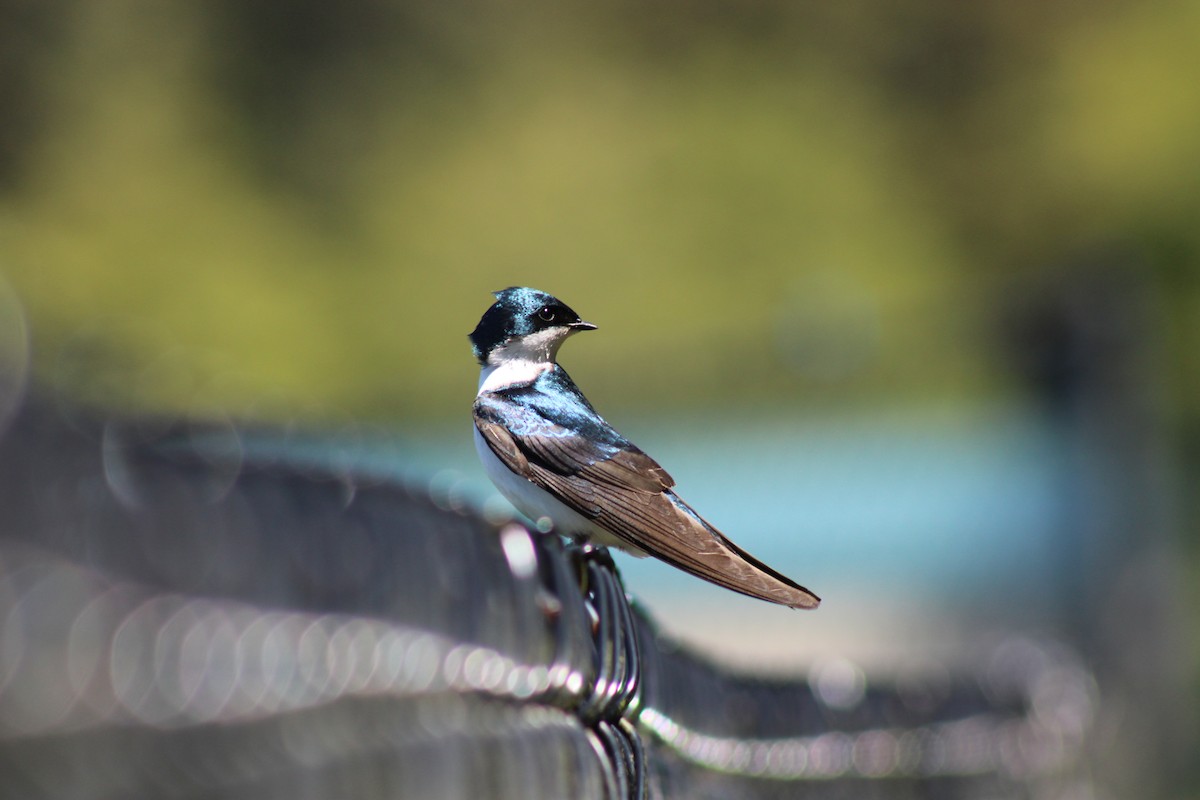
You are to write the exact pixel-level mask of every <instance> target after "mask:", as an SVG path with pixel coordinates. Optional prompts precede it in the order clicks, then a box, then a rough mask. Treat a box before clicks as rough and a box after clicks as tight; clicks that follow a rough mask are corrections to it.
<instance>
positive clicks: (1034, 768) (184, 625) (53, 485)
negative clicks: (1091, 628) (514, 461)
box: [0, 403, 1097, 800]
mask: <svg viewBox="0 0 1200 800" xmlns="http://www.w3.org/2000/svg"><path fill="white" fill-rule="evenodd" d="M243 436H244V432H239V431H236V430H234V429H232V428H226V429H224V430H223V432H219V433H218V434H217V436H216V439H215V440H214V439H213V437H212V434H211V432H210V433H209V434H207V435H206V438H205V444H204V446H198V445H196V444H195V441H197V439H196V437H194V436H192V437H190V438H189V435H188V431H187V430H186V429H184V428H181V427H179V426H170V425H165V424H160V423H154V422H146V421H140V422H134V423H130V422H122V423H117V422H111V421H109V422H104V421H94V420H92V419H87V418H81V417H80V416H79V415H76V414H73V413H67V412H64V411H63V410H61V409H59V408H57V407H55V406H54V405H53V404H49V403H31V404H29V405H28V406H27V407H26V408H25V410H24V411H23V412H22V413H21V415H20V416H19V417H18V418H17V419H16V420H15V422H13V424H12V425H11V426H10V428H9V430H8V431H7V432H6V433H5V434H4V436H3V438H2V439H0V501H2V503H3V506H2V507H3V518H2V519H0V794H2V796H4V797H13V798H42V797H44V798H72V799H75V798H124V797H196V798H275V797H278V798H287V799H288V800H302V799H303V798H335V797H339V798H340V797H346V798H348V797H355V798H384V797H387V798H418V799H420V800H424V799H425V798H431V799H433V800H437V799H438V798H521V799H522V800H526V799H528V798H614V799H615V798H684V797H686V798H776V797H788V798H793V797H802V798H803V797H813V798H840V797H854V798H874V797H881V798H882V797H887V798H1008V797H1012V798H1027V797H1028V798H1039V799H1041V798H1052V797H1062V798H1073V797H1080V796H1088V795H1089V794H1090V791H1089V784H1088V777H1087V775H1088V772H1087V764H1086V758H1085V753H1086V751H1087V749H1088V746H1089V739H1090V738H1091V736H1092V733H1091V730H1092V720H1093V718H1094V717H1095V713H1096V710H1097V709H1096V704H1097V697H1096V692H1095V689H1094V682H1093V681H1092V679H1091V677H1090V675H1089V674H1088V672H1087V671H1086V670H1085V669H1084V668H1083V667H1082V666H1081V665H1080V664H1079V663H1078V662H1077V661H1076V660H1075V659H1074V658H1073V657H1072V656H1071V654H1070V653H1069V652H1068V651H1067V650H1066V649H1065V648H1063V647H1062V646H1060V645H1057V644H1054V643H1052V642H1045V641H1041V642H1034V641H1028V640H1023V639H1012V640H1009V641H1005V642H1002V643H1000V644H998V645H997V646H996V647H995V648H994V649H993V650H991V651H990V652H988V653H984V654H982V655H981V656H980V658H979V659H978V667H977V668H976V669H973V670H968V671H965V672H964V673H962V674H957V675H952V674H951V673H950V672H947V671H945V670H931V672H930V674H929V675H927V676H925V677H924V678H921V677H913V676H907V677H905V678H904V679H903V680H899V679H898V678H893V679H889V677H888V676H886V675H885V676H876V677H874V678H873V679H872V680H871V681H870V682H869V683H868V684H866V685H864V684H862V682H861V681H857V680H853V679H847V680H843V681H839V679H838V676H837V675H836V674H833V675H832V676H830V677H829V679H828V680H822V681H820V682H819V683H810V682H809V681H807V680H803V679H797V680H783V679H778V678H775V679H770V680H768V679H765V678H761V677H756V676H753V675H747V674H744V673H737V674H734V673H731V672H729V671H727V670H724V669H722V668H720V667H719V666H717V665H715V664H713V663H710V662H708V661H706V660H705V659H703V658H700V657H698V656H696V655H695V654H692V653H690V652H688V651H687V650H686V649H683V648H681V647H679V646H678V645H677V644H676V643H674V642H671V641H670V640H668V639H667V638H665V637H664V636H663V635H661V634H660V633H659V632H658V631H657V630H656V628H655V625H654V623H653V622H652V620H651V619H650V617H649V616H648V615H647V613H646V612H645V611H644V610H642V609H641V608H639V607H638V606H637V604H636V603H631V602H630V599H629V597H628V596H627V595H626V593H625V591H624V589H623V587H622V585H621V582H620V579H619V576H618V574H617V573H616V572H615V570H614V569H613V568H612V567H611V562H608V561H607V560H606V559H604V558H603V557H597V556H595V555H594V554H593V555H588V554H584V553H582V552H581V551H580V550H579V549H578V548H575V547H574V546H571V545H567V544H564V543H563V542H562V541H561V540H560V539H559V538H558V537H556V536H554V535H545V534H539V533H536V532H531V531H530V530H528V529H526V528H525V527H523V526H521V525H519V524H516V523H511V522H509V523H502V524H493V523H491V522H489V521H487V520H485V519H484V518H483V517H482V516H481V515H479V514H478V513H476V512H474V511H472V510H471V509H469V508H463V507H461V504H459V503H458V502H456V501H454V499H453V498H448V497H439V496H436V493H431V492H430V491H429V490H428V488H427V487H422V488H419V489H418V488H409V487H407V486H405V485H404V484H403V483H402V482H400V481H397V480H395V479H392V478H388V477H386V476H382V475H380V474H378V473H376V474H370V473H369V471H366V470H362V471H356V470H355V469H354V468H353V467H348V466H346V465H345V464H343V465H341V466H339V467H338V468H337V469H333V468H313V467H312V466H311V464H307V465H306V464H301V463H299V462H297V461H292V460H289V459H288V458H287V457H286V456H282V457H278V458H271V459H266V458H259V459H255V458H249V457H247V455H246V452H245V451H244V450H243V449H242V448H241V447H240V443H241V442H242V437H243ZM213 441H217V442H218V443H219V445H220V446H216V447H214V446H213Z"/></svg>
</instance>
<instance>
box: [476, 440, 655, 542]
mask: <svg viewBox="0 0 1200 800" xmlns="http://www.w3.org/2000/svg"><path fill="white" fill-rule="evenodd" d="M473 430H474V433H475V452H477V453H478V454H479V460H480V461H482V462H483V469H484V471H485V472H486V473H487V476H488V478H490V479H491V481H492V483H493V484H495V486H496V488H497V489H498V490H499V491H500V494H502V495H504V498H505V499H506V500H508V502H510V503H512V504H513V507H514V508H516V509H517V511H519V512H521V513H522V514H524V515H525V516H526V517H528V518H529V519H530V520H531V521H533V522H534V523H535V524H536V523H538V522H539V521H540V520H541V519H542V518H549V520H550V522H551V523H553V525H554V530H555V531H557V532H558V533H560V534H562V535H563V536H571V537H582V538H585V539H587V540H589V541H591V542H593V543H595V544H599V545H605V546H608V547H618V548H620V549H622V550H624V551H625V552H627V553H631V554H633V555H635V556H638V557H639V558H640V557H642V556H645V555H646V554H645V553H643V552H642V551H640V550H636V549H634V548H632V547H630V546H629V545H628V544H626V543H625V542H624V541H622V540H620V539H618V538H617V537H615V536H613V535H612V534H611V533H609V532H608V531H606V530H604V529H603V528H600V527H598V526H597V525H596V524H595V523H593V522H592V521H591V520H590V519H588V518H587V517H585V516H583V515H582V514H580V513H579V512H578V511H576V510H575V509H573V508H570V507H569V506H567V505H566V504H564V503H563V502H562V501H561V500H559V499H558V498H556V497H554V495H552V494H550V493H549V492H547V491H546V490H545V489H542V488H541V487H539V486H534V485H533V484H532V483H530V482H529V481H527V480H525V478H522V477H521V476H520V475H517V474H515V473H514V472H513V471H512V470H510V469H509V468H508V467H506V466H505V465H504V462H502V461H501V460H500V459H499V458H497V457H496V454H495V453H493V452H492V448H490V447H488V443H487V442H486V441H485V440H484V438H483V434H481V433H480V432H479V429H478V428H473Z"/></svg>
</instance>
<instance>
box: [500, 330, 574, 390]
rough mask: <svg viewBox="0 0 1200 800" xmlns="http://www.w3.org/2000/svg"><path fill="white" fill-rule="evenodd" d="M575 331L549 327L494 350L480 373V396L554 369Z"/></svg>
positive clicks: (535, 378)
mask: <svg viewBox="0 0 1200 800" xmlns="http://www.w3.org/2000/svg"><path fill="white" fill-rule="evenodd" d="M572 333H574V331H573V330H572V329H570V328H566V327H557V328H548V329H546V330H544V331H538V332H537V333H531V334H529V335H528V336H521V337H518V338H516V339H513V340H512V341H510V342H508V343H507V344H505V345H503V346H501V347H497V348H496V349H494V350H492V351H491V352H490V353H488V357H487V363H486V364H484V365H483V369H482V370H480V372H479V391H478V392H477V395H479V394H483V393H484V392H496V391H499V390H501V389H507V388H509V387H510V386H527V385H529V384H531V383H533V382H534V381H535V380H537V377H538V376H539V375H541V374H542V373H543V372H548V371H550V370H552V369H554V359H555V358H556V357H557V356H558V348H559V347H561V346H562V343H563V342H564V341H565V340H566V338H567V337H568V336H570V335H571V334H572Z"/></svg>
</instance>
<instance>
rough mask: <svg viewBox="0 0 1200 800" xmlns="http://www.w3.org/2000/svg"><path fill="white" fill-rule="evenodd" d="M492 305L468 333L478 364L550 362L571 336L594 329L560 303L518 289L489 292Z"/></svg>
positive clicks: (543, 293) (522, 288)
mask: <svg viewBox="0 0 1200 800" xmlns="http://www.w3.org/2000/svg"><path fill="white" fill-rule="evenodd" d="M493 294H494V295H495V296H496V302H495V303H492V306H491V308H489V309H488V310H487V311H485V312H483V317H482V318H480V320H479V324H478V325H476V326H475V330H473V331H471V333H470V335H469V338H470V339H471V348H472V349H473V350H474V351H475V358H477V359H478V360H479V363H480V364H481V365H484V366H487V365H489V364H491V365H493V366H494V365H496V364H499V363H500V362H502V361H506V360H509V359H518V358H519V359H524V360H528V361H553V360H554V358H555V356H556V355H557V354H558V348H559V347H560V346H561V345H562V343H563V342H564V341H566V339H567V337H568V336H570V335H571V334H574V333H578V332H579V331H590V330H595V329H596V326H595V325H593V324H592V323H590V322H584V321H583V320H581V319H580V318H579V315H578V314H576V313H575V312H574V311H572V310H571V307H570V306H568V305H567V304H566V303H564V302H563V301H561V300H559V299H558V298H557V297H555V296H554V295H551V294H546V293H545V292H540V291H538V290H537V289H529V288H525V287H520V286H512V287H509V288H508V289H501V290H500V291H498V292H493Z"/></svg>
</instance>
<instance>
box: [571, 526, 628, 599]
mask: <svg viewBox="0 0 1200 800" xmlns="http://www.w3.org/2000/svg"><path fill="white" fill-rule="evenodd" d="M575 548H576V549H575V551H574V553H575V558H574V559H573V560H574V562H575V570H576V572H577V574H578V577H579V590H580V591H581V592H583V594H584V596H587V594H588V592H589V591H591V588H592V586H591V584H592V581H591V571H590V570H589V568H588V567H589V565H590V564H595V565H596V566H597V567H599V568H600V569H604V570H608V571H609V572H611V573H612V574H613V575H616V576H617V578H618V580H620V572H618V570H617V564H616V562H615V561H613V557H612V553H610V552H609V550H608V548H607V547H605V546H604V545H599V544H592V543H591V542H589V541H588V540H587V539H583V538H578V539H575Z"/></svg>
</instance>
